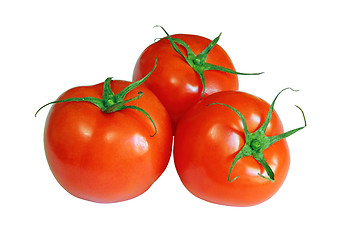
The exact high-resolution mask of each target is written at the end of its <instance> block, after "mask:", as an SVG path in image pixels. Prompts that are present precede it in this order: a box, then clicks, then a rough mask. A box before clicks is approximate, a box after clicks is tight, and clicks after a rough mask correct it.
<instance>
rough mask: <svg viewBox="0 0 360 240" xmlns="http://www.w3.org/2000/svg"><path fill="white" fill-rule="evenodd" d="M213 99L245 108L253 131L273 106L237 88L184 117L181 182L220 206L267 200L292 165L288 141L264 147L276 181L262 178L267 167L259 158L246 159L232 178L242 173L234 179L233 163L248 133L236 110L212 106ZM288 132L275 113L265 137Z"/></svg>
mask: <svg viewBox="0 0 360 240" xmlns="http://www.w3.org/2000/svg"><path fill="white" fill-rule="evenodd" d="M213 102H218V103H224V104H228V105H230V106H232V107H234V108H236V109H237V110H239V111H240V112H241V113H242V114H243V115H244V117H245V119H246V121H247V125H248V130H249V132H254V131H255V130H257V129H258V128H259V127H260V126H261V125H262V123H263V122H264V121H265V118H266V116H267V113H268V110H269V107H270V106H269V104H268V103H266V102H265V101H263V100H262V99H260V98H257V97H255V96H253V95H249V94H247V93H243V92H237V91H228V92H221V93H215V94H213V95H211V96H209V97H207V98H205V99H203V100H202V101H201V102H199V103H198V104H197V105H195V106H194V107H193V108H192V109H191V110H190V111H188V112H187V113H186V115H185V116H184V117H183V118H182V119H181V121H180V122H179V124H178V128H177V129H176V133H175V142H174V161H175V166H176V169H177V172H178V174H179V176H180V178H181V181H182V182H183V184H184V186H185V187H186V188H187V189H188V190H189V191H190V192H191V193H192V194H194V195H195V196H197V197H199V198H201V199H204V200H206V201H209V202H213V203H217V204H223V205H231V206H252V205H256V204H259V203H262V202H264V201H266V200H267V199H269V198H270V197H271V196H273V195H274V194H275V193H276V192H277V191H278V189H279V188H280V186H281V185H282V184H283V182H284V180H285V178H286V175H287V172H288V169H289V163H290V157H289V150H288V146H287V143H286V141H285V140H284V139H283V140H280V141H279V142H276V143H274V144H273V145H272V146H270V147H269V148H268V149H266V150H264V156H265V159H266V161H267V162H268V164H269V166H270V167H271V168H272V170H273V172H274V174H275V182H270V181H269V180H267V179H264V178H262V177H260V176H258V173H261V174H262V175H265V176H266V171H265V170H264V168H263V167H262V166H261V165H260V164H259V163H258V162H257V161H256V160H255V159H254V158H253V157H244V158H242V159H240V160H239V161H238V162H237V163H236V165H235V167H234V169H233V171H232V173H231V179H232V178H234V177H236V176H238V175H240V177H239V178H237V179H236V180H235V181H233V182H231V183H230V182H229V181H228V173H229V170H230V166H231V163H232V161H233V159H234V157H235V156H236V154H237V153H238V152H239V151H240V150H241V148H242V147H243V145H244V143H245V135H244V131H243V128H242V123H241V120H240V118H239V117H238V116H237V115H236V113H235V112H233V111H232V110H230V109H229V108H227V107H224V106H221V105H210V106H207V105H208V104H209V103H213ZM282 132H283V127H282V124H281V121H280V119H279V117H278V115H277V114H276V113H275V111H274V112H273V116H272V119H271V121H270V124H269V126H268V128H267V130H266V133H265V135H266V136H273V135H278V134H280V133H282Z"/></svg>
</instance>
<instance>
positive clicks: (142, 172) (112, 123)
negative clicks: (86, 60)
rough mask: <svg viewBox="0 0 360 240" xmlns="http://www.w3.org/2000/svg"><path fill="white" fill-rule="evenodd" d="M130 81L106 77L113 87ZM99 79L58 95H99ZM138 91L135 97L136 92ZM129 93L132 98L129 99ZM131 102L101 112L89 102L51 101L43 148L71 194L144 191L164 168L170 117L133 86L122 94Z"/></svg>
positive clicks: (119, 195) (98, 198) (113, 196)
mask: <svg viewBox="0 0 360 240" xmlns="http://www.w3.org/2000/svg"><path fill="white" fill-rule="evenodd" d="M129 84H130V82H125V81H118V80H117V81H111V89H112V90H113V91H114V93H118V92H120V91H122V90H123V89H124V88H126V87H128V86H129ZM103 86H104V84H102V83H101V84H97V85H94V86H85V87H76V88H73V89H70V90H68V91H66V92H65V93H64V94H62V95H61V96H60V98H59V100H61V99H68V98H83V97H95V98H99V99H100V98H101V97H102V95H103V91H102V90H103ZM139 91H140V92H142V96H141V97H140V98H139V95H137V94H138V92H139ZM132 98H134V99H132ZM129 99H132V100H133V101H132V102H131V105H132V106H135V107H139V108H141V109H143V110H144V111H146V112H147V113H148V115H149V116H151V119H152V121H153V122H154V124H155V125H156V128H157V131H156V134H155V135H154V132H155V129H154V124H153V123H152V121H150V119H149V118H148V117H147V116H146V115H145V114H143V113H142V112H140V111H136V109H133V108H125V109H123V110H120V111H117V112H113V113H104V112H102V111H101V110H100V109H99V108H98V107H96V106H95V105H94V104H91V103H88V102H64V103H56V104H55V105H53V107H52V108H51V110H50V112H49V115H48V118H47V121H46V125H45V136H44V138H45V139H44V141H45V152H46V157H47V160H48V163H49V166H50V169H51V171H52V173H53V174H54V176H55V178H56V179H57V181H58V182H59V183H60V185H61V186H62V187H63V188H64V189H66V190H67V191H68V192H69V193H71V194H72V195H74V196H76V197H79V198H82V199H86V200H89V201H94V202H101V203H110V202H119V201H124V200H128V199H131V198H134V197H136V196H138V195H140V194H142V193H144V192H145V191H146V190H147V189H148V188H149V187H150V186H151V185H152V184H153V183H154V182H155V181H156V179H157V178H158V177H159V176H160V175H161V174H162V172H163V171H164V170H165V168H166V166H167V164H168V161H169V158H170V154H171V148H172V129H171V122H170V118H169V116H168V114H167V112H166V110H165V108H164V106H163V105H162V104H161V102H160V101H159V100H158V98H157V97H156V96H155V95H154V94H153V93H152V92H151V91H150V90H149V89H147V88H146V87H143V86H138V87H137V88H136V89H134V90H131V91H130V92H128V94H126V95H125V99H124V103H125V102H126V101H127V100H129Z"/></svg>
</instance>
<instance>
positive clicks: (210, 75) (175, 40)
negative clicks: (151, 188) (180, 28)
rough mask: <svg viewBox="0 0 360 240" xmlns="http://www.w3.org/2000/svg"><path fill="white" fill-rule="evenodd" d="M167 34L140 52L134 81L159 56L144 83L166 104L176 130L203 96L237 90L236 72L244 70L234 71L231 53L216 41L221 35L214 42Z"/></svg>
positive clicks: (199, 37)
mask: <svg viewBox="0 0 360 240" xmlns="http://www.w3.org/2000/svg"><path fill="white" fill-rule="evenodd" d="M164 31H165V30H164ZM165 33H166V34H167V36H168V37H167V38H163V39H161V40H159V41H157V42H155V43H153V44H151V45H150V46H148V47H147V48H146V49H145V50H144V51H143V52H142V53H141V55H140V57H139V58H138V60H137V62H136V65H135V68H134V74H133V81H138V80H139V79H141V78H142V77H144V76H145V74H146V73H148V72H149V71H150V69H151V67H152V64H153V61H154V58H158V60H159V66H158V67H157V68H156V69H155V71H154V72H153V74H152V75H151V76H150V77H149V78H148V80H147V81H146V82H145V83H144V84H145V86H146V87H148V88H149V89H150V90H152V91H153V92H154V93H155V94H156V96H158V98H159V99H160V101H161V102H162V103H163V104H164V106H165V108H166V109H167V111H168V113H169V115H170V118H171V122H172V125H173V129H174V131H175V128H176V125H177V122H178V121H179V119H180V118H181V117H182V116H183V114H184V113H185V112H186V111H187V110H188V109H189V108H190V107H192V106H193V105H194V104H195V103H197V102H198V101H199V100H200V99H201V98H202V96H207V95H210V94H213V93H215V92H220V91H225V90H237V89H238V77H237V75H236V74H245V73H237V72H235V68H234V66H233V63H232V62H231V59H230V57H229V56H228V54H227V53H226V52H225V51H224V49H223V48H221V47H220V46H219V45H217V44H216V43H217V41H218V40H219V37H220V36H218V37H217V38H216V39H214V40H213V41H211V40H209V39H207V38H205V37H201V36H197V35H189V34H175V35H172V36H169V35H168V33H167V32H166V31H165ZM169 40H171V41H169ZM174 47H175V49H176V48H177V50H178V51H176V50H175V49H174ZM205 49H206V50H205ZM204 50H205V51H204ZM180 54H182V55H180ZM205 61H206V62H205ZM218 66H221V67H218ZM224 71H228V72H224ZM230 72H231V73H230Z"/></svg>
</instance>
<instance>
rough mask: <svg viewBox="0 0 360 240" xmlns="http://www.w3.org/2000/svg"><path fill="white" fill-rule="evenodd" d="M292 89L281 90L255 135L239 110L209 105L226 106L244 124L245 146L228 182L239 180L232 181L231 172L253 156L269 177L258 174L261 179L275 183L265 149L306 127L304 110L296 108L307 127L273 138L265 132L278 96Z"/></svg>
mask: <svg viewBox="0 0 360 240" xmlns="http://www.w3.org/2000/svg"><path fill="white" fill-rule="evenodd" d="M287 89H290V90H292V91H296V90H293V89H292V88H285V89H283V90H281V91H280V92H279V93H278V94H277V95H276V97H275V99H274V100H273V102H272V104H271V105H270V109H269V111H268V114H267V117H266V119H265V122H264V123H263V124H262V126H261V127H260V128H259V129H258V130H256V131H255V132H253V133H250V132H249V130H248V129H247V123H246V119H245V117H244V116H243V115H242V113H241V112H240V111H238V110H237V109H235V108H234V107H232V106H229V105H227V104H224V103H210V104H208V106H210V105H222V106H225V107H227V108H229V109H231V110H232V111H233V112H235V113H236V115H237V116H238V117H239V118H240V119H241V122H242V124H243V129H244V134H245V144H244V146H243V148H242V149H241V150H240V151H239V152H238V154H237V155H236V156H235V158H234V160H233V162H232V164H231V166H230V170H229V174H228V181H229V182H233V181H234V180H236V179H238V177H239V176H236V177H235V178H233V179H230V175H231V172H232V170H233V168H234V166H235V164H236V163H237V162H238V161H239V160H240V159H241V158H243V157H246V156H252V157H254V158H255V160H256V161H257V162H259V163H260V164H261V165H262V166H263V167H264V169H265V171H266V173H267V175H268V176H263V175H261V174H260V173H259V174H258V175H259V176H260V177H262V178H265V179H267V180H269V181H271V182H273V181H275V174H274V172H273V170H272V169H271V167H270V166H269V164H268V163H267V162H266V160H265V157H264V154H263V151H264V150H265V149H267V148H268V147H270V146H271V145H272V144H274V143H275V142H277V141H279V140H281V139H284V138H286V137H289V136H291V135H292V134H294V133H296V132H297V131H299V130H301V129H303V128H305V127H306V119H305V114H304V112H303V110H302V109H301V108H300V107H298V106H296V107H297V108H299V109H300V111H301V113H302V115H303V118H304V123H305V125H304V126H303V127H299V128H296V129H293V130H290V131H288V132H285V133H282V134H279V135H276V136H271V137H267V136H265V131H266V129H267V127H268V125H269V123H270V120H271V117H272V113H273V110H274V105H275V101H276V99H277V98H278V96H279V95H280V93H282V92H283V91H284V90H287Z"/></svg>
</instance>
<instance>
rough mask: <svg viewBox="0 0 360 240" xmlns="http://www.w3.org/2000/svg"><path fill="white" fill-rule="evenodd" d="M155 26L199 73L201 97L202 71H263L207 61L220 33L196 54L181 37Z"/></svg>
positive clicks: (232, 72) (235, 72)
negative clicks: (231, 67)
mask: <svg viewBox="0 0 360 240" xmlns="http://www.w3.org/2000/svg"><path fill="white" fill-rule="evenodd" d="M155 27H160V28H161V29H162V30H163V31H164V32H165V34H166V36H167V37H166V38H165V39H168V40H169V41H170V44H171V46H172V48H173V49H174V50H175V51H176V52H177V53H178V54H179V55H180V56H181V57H183V58H184V59H185V61H186V62H187V63H188V64H189V66H190V67H192V68H193V69H194V71H195V72H196V73H197V74H198V75H199V77H200V80H201V83H202V86H203V89H202V93H201V99H202V98H203V96H204V94H205V89H206V86H205V75H204V71H209V70H215V71H221V72H226V73H231V74H238V75H259V74H262V73H263V72H260V73H240V72H237V71H234V70H232V69H229V68H225V67H221V66H217V65H213V64H210V63H207V62H206V59H207V57H208V55H209V53H210V51H211V50H212V49H213V48H214V47H215V45H216V44H217V42H218V41H219V39H220V36H221V33H220V34H219V36H217V37H216V38H215V39H214V40H212V41H211V42H210V44H209V45H208V46H207V47H206V48H205V49H204V50H203V51H202V52H201V53H199V54H198V55H195V54H194V52H193V51H192V50H191V48H190V47H189V45H187V44H186V43H185V42H184V41H182V40H181V39H177V38H172V37H171V36H170V35H169V33H168V32H167V31H166V30H165V29H164V28H163V27H162V26H159V25H156V26H155ZM176 44H179V45H180V46H183V47H184V48H185V49H186V52H187V56H185V55H184V54H183V53H182V52H181V51H180V49H179V48H178V46H177V45H176Z"/></svg>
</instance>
